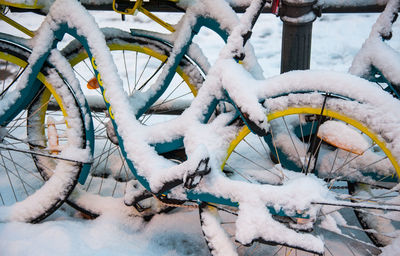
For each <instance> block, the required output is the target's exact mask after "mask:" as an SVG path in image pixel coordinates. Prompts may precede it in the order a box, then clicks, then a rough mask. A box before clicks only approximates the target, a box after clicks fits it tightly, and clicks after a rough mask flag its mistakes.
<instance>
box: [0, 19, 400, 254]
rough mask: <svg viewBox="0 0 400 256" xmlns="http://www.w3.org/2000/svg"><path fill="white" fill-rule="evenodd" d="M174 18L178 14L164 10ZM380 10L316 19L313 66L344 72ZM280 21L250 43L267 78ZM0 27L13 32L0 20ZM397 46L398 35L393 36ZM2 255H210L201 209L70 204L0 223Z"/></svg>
mask: <svg viewBox="0 0 400 256" xmlns="http://www.w3.org/2000/svg"><path fill="white" fill-rule="evenodd" d="M94 14H95V16H96V18H97V20H98V22H99V23H100V26H102V27H103V26H114V27H120V28H123V29H129V28H130V27H135V28H141V29H157V30H162V28H161V27H159V26H158V25H156V24H154V22H150V21H148V20H146V18H144V17H142V16H139V17H134V18H133V17H127V20H128V22H122V21H121V20H120V17H119V15H118V14H114V13H112V12H107V13H99V12H94ZM161 16H162V17H164V18H165V19H166V20H168V21H170V22H171V23H173V22H174V21H176V20H177V19H178V14H162V15H161ZM13 17H16V19H17V20H20V21H21V23H23V24H25V25H27V26H28V27H30V28H35V27H37V24H38V22H39V21H40V20H41V17H38V16H35V15H30V14H17V15H15V16H14V15H13ZM376 17H377V15H376V14H347V15H343V14H342V15H334V14H331V15H324V16H323V17H322V18H320V19H318V20H317V21H316V22H315V23H314V30H313V43H312V59H311V68H313V69H327V70H336V71H342V72H346V71H347V69H348V68H349V66H350V64H351V61H352V58H353V57H354V55H355V54H356V52H357V50H358V49H359V48H360V47H361V44H362V42H363V41H364V39H365V38H366V37H367V36H368V33H369V30H370V27H371V25H372V24H373V22H374V21H375V19H376ZM281 30H282V23H281V21H280V20H279V19H278V18H276V17H274V16H272V15H268V14H265V15H262V16H261V18H260V21H259V22H258V24H257V25H256V27H255V30H254V37H253V38H252V43H253V45H254V47H255V51H256V55H257V56H258V57H259V61H260V63H261V66H262V67H263V69H264V75H265V76H266V77H269V76H273V75H277V74H279V70H280V48H281ZM0 31H1V32H6V33H13V31H12V29H11V28H10V27H9V26H7V25H6V24H4V23H0ZM213 36H214V35H213V34H212V33H211V32H209V31H203V32H202V33H201V34H200V36H199V37H197V40H196V41H197V42H198V43H200V44H201V45H202V46H204V49H205V53H206V54H207V56H209V58H210V59H211V60H215V58H216V57H217V54H218V49H219V48H220V47H221V45H222V44H221V42H220V40H219V39H217V38H216V37H215V40H213V38H214V37H213ZM394 44H397V45H395V46H396V47H397V49H399V48H400V40H398V39H397V38H395V39H394ZM0 255H21V256H22V255H208V250H207V247H206V244H205V242H204V240H203V237H202V233H201V229H200V223H199V219H198V213H197V211H193V212H190V211H187V210H180V211H175V212H172V213H170V214H167V215H160V216H155V217H154V218H153V219H152V220H151V221H150V222H149V223H143V222H142V221H141V220H140V219H139V218H126V217H121V216H119V215H118V213H114V212H110V213H109V214H106V215H104V216H102V217H100V218H98V219H95V220H87V219H84V218H82V217H81V215H80V214H79V213H77V212H75V211H74V210H73V209H71V208H69V207H68V206H63V207H62V208H61V209H60V210H58V211H57V212H56V213H55V214H53V215H52V216H51V217H49V218H48V219H47V220H45V221H43V222H42V223H40V224H35V225H32V224H25V223H2V224H0Z"/></svg>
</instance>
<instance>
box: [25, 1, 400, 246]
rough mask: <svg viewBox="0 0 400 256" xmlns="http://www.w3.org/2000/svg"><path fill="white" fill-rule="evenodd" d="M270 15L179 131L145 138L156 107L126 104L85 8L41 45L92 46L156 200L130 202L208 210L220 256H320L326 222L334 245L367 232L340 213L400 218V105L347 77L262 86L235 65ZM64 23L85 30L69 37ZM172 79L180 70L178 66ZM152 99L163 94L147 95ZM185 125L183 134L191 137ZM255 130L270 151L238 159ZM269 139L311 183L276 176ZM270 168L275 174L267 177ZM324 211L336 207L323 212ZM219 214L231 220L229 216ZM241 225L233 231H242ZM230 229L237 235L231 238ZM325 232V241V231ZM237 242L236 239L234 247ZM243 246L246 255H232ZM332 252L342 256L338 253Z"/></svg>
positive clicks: (122, 132) (126, 139)
mask: <svg viewBox="0 0 400 256" xmlns="http://www.w3.org/2000/svg"><path fill="white" fill-rule="evenodd" d="M71 3H72V4H71ZM264 4H265V2H262V1H253V2H252V3H251V5H250V7H249V9H248V11H247V12H246V13H245V14H244V15H243V16H242V18H241V22H240V23H237V24H238V26H236V27H235V29H234V30H233V31H232V32H231V33H230V34H231V35H230V37H229V39H228V43H227V46H226V47H225V48H224V49H223V51H222V52H221V56H220V59H219V61H218V62H217V64H216V65H214V66H213V68H212V69H210V71H209V75H208V76H207V79H206V81H205V83H204V84H203V85H202V87H201V89H200V90H199V92H198V95H197V97H196V98H195V99H194V100H193V102H192V104H191V106H190V107H189V108H188V109H186V110H185V111H184V112H183V113H182V114H181V115H180V116H179V117H177V118H175V119H174V120H171V121H168V122H165V123H162V124H155V125H152V126H143V125H142V124H140V122H139V121H138V120H136V119H134V118H133V116H135V114H137V113H138V109H140V108H139V107H140V103H143V102H144V104H145V103H147V102H148V101H147V99H148V98H146V97H143V96H146V94H144V95H141V94H136V95H135V94H134V95H132V96H131V98H128V97H127V94H126V92H125V91H124V90H123V88H122V86H119V85H120V84H121V81H120V79H119V78H118V76H117V75H116V73H115V67H113V66H112V65H111V63H112V59H111V56H110V55H109V52H108V51H107V46H106V44H105V43H104V41H102V40H101V33H99V32H93V28H94V27H95V23H94V22H93V20H91V19H90V18H88V15H87V13H86V12H85V10H83V9H82V8H81V7H80V6H79V4H77V3H76V2H71V1H70V2H68V3H67V1H63V0H60V1H57V2H56V3H55V4H54V5H53V6H52V8H51V11H50V15H49V16H48V18H47V19H46V22H45V23H43V26H42V28H41V29H40V31H39V33H38V35H37V39H36V40H38V41H39V42H47V41H48V40H49V36H50V38H53V36H54V35H57V36H58V38H61V36H60V35H61V32H60V30H58V29H64V30H66V31H69V33H72V34H73V35H74V36H76V37H77V38H79V39H80V41H81V42H82V43H83V45H85V46H86V50H87V52H88V54H89V56H90V59H91V60H92V61H91V63H92V65H93V68H94V71H95V76H96V77H97V78H100V76H99V74H101V79H98V84H99V86H100V88H101V89H102V92H103V95H104V97H105V103H106V107H107V109H108V110H109V115H110V117H111V120H112V122H113V126H114V130H115V131H117V132H116V134H115V136H116V137H117V138H118V144H119V145H120V146H121V149H122V151H123V152H124V154H125V156H126V161H127V164H128V165H129V167H130V169H131V170H132V172H133V173H134V174H135V176H137V178H138V181H139V182H140V183H141V184H142V185H143V186H144V187H145V188H146V189H147V191H148V192H143V193H136V192H138V191H137V190H133V191H132V192H133V193H131V194H130V195H129V193H127V196H126V197H125V199H126V201H129V200H130V201H131V203H132V204H136V203H139V201H140V200H139V199H142V198H144V197H146V196H148V195H150V196H154V197H156V198H158V200H160V201H162V202H164V203H165V204H168V205H171V204H173V205H185V203H191V202H192V203H195V204H197V203H199V202H200V206H201V207H200V208H201V211H200V212H201V222H202V227H203V231H204V234H205V237H206V239H207V241H208V245H209V247H210V249H211V250H212V252H213V253H214V254H235V253H236V249H238V251H239V252H240V253H241V252H242V250H247V249H249V250H253V249H255V250H257V251H258V250H266V251H269V252H271V250H272V251H273V250H275V247H269V246H267V245H266V246H265V247H262V248H261V249H258V247H257V246H252V247H243V246H242V245H250V244H254V243H255V242H259V245H263V246H264V245H265V244H284V245H287V246H289V247H292V248H300V249H302V250H306V251H311V252H315V253H322V252H323V250H324V243H323V242H322V240H321V239H320V238H319V237H317V236H314V235H312V234H308V233H307V232H309V231H311V229H312V228H313V227H314V224H315V223H316V221H318V222H319V221H321V220H322V222H321V223H320V226H321V227H322V228H325V229H328V230H331V231H332V233H341V232H338V230H339V231H341V230H340V229H339V227H344V228H346V229H347V228H349V229H357V227H354V226H351V225H348V224H346V223H345V222H344V221H343V218H341V215H340V214H339V212H338V210H339V208H341V207H344V206H346V207H355V208H359V209H369V208H373V209H381V210H383V209H385V210H398V205H397V204H396V203H395V201H394V200H396V199H397V197H398V188H397V187H396V184H397V174H398V169H399V167H398V163H397V159H399V158H398V152H399V150H398V143H397V140H398V138H396V137H397V135H398V134H399V130H398V129H399V128H398V121H399V120H398V118H397V117H396V116H395V115H394V114H393V112H392V111H393V109H395V108H396V107H398V105H399V103H398V102H397V101H396V100H393V98H391V96H389V95H387V94H385V93H383V92H382V91H381V90H377V89H376V88H374V87H371V86H370V85H369V83H368V82H367V81H365V80H362V79H359V78H356V77H353V76H349V75H343V74H336V73H330V72H312V71H307V72H292V73H288V74H285V75H281V76H277V77H274V78H270V79H268V80H256V79H254V78H253V75H252V74H251V73H249V72H248V71H246V70H245V69H244V67H243V66H242V65H237V63H236V61H235V59H236V60H237V59H241V58H242V57H243V55H244V53H245V52H244V51H243V49H242V46H243V45H244V43H245V41H247V39H248V36H249V35H250V33H248V32H249V31H250V29H251V26H252V25H254V22H256V17H257V16H258V14H259V11H260V10H261V8H262V7H263V6H264ZM71 5H72V6H71ZM214 5H215V2H212V1H202V2H197V3H196V4H195V5H190V6H188V9H187V13H188V16H186V17H187V18H186V19H185V20H183V22H182V24H183V25H187V28H192V25H193V24H194V23H193V21H194V20H196V19H195V18H196V17H202V16H201V15H199V14H202V15H203V16H205V17H207V16H208V17H213V16H212V13H209V10H212V8H210V7H213V6H214ZM207 7H208V8H207ZM225 7H229V6H228V5H225ZM69 8H74V12H65V10H67V9H69ZM75 8H76V9H75ZM78 10H79V11H78ZM199 12H200V13H199ZM190 14H191V15H190ZM78 17H79V18H78ZM225 17H226V16H225ZM66 21H68V25H69V26H71V27H72V28H74V27H75V28H76V29H72V30H70V28H69V27H67V26H66ZM185 22H186V24H185ZM229 22H230V21H229ZM88 24H89V25H90V26H89V27H90V28H89V27H88ZM85 25H86V26H85ZM183 27H185V26H183ZM53 29H54V30H53ZM189 31H190V30H189ZM64 32H65V31H64ZM185 32H187V30H186V31H185V30H183V31H181V33H182V34H180V35H182V36H183V38H184V39H185V38H187V36H184V35H187V33H185ZM82 35H83V36H82ZM243 35H248V36H243ZM86 38H87V40H86ZM40 39H42V40H40ZM185 42H186V43H188V41H186V40H183V41H179V40H178V41H177V42H176V44H175V46H176V47H178V48H177V49H180V48H181V47H182V44H183V45H185V44H184V43H185ZM180 43H181V44H180ZM40 46H41V47H37V48H36V47H35V48H34V49H33V54H32V55H34V54H35V53H37V52H39V53H41V55H42V54H43V55H42V56H41V57H42V58H44V59H46V58H47V56H46V54H48V53H46V48H47V47H48V46H50V44H47V45H40ZM172 53H173V54H174V53H175V52H174V51H173V52H172ZM92 54H93V55H92ZM175 64H176V63H175ZM36 65H39V64H37V63H32V67H33V68H34V67H35V66H36ZM167 65H168V64H167ZM56 67H57V68H59V71H60V72H61V73H62V74H64V77H68V78H69V79H70V80H71V82H70V83H72V82H73V81H72V80H73V79H72V77H70V76H66V74H69V73H68V71H67V70H66V68H67V67H68V65H65V66H63V67H61V65H56ZM169 67H170V68H172V64H171V66H169ZM173 70H175V69H173ZM98 71H99V72H98ZM113 71H114V72H113ZM253 72H257V71H254V70H253ZM256 75H257V74H256ZM34 77H36V76H34ZM243 84H246V88H243ZM74 88H75V87H74ZM153 93H157V90H150V91H149V92H147V94H153ZM372 96H373V97H372ZM141 100H142V101H141ZM130 102H132V104H130ZM219 102H225V103H226V104H227V106H231V107H230V108H229V107H226V108H227V110H229V109H233V110H234V111H220V112H221V113H220V114H219V115H217V116H215V117H213V119H212V120H209V119H210V117H211V116H212V114H213V112H214V109H215V108H216V106H217V105H218V103H219ZM136 104H137V105H136ZM138 106H139V107H138ZM142 106H143V104H142ZM207 121H208V122H207ZM183 123H184V124H185V126H182V124H183ZM291 127H295V128H297V127H299V128H298V129H297V130H296V129H295V131H296V132H297V133H298V134H301V135H300V136H296V137H292V136H291V134H292V131H291ZM285 129H287V132H285ZM250 130H252V131H253V133H254V134H256V135H258V136H259V137H258V136H255V141H258V142H260V143H261V146H260V147H259V149H261V150H258V149H257V148H255V147H254V146H251V149H253V152H254V154H253V155H252V154H251V153H250V152H252V151H251V150H250V151H249V150H247V151H245V153H244V154H243V153H240V148H241V146H240V144H245V145H250V143H249V142H250V140H251V138H250V137H251V136H252V134H253V133H250ZM282 130H283V131H282ZM359 131H361V132H359ZM344 135H349V136H344ZM268 136H270V137H274V138H272V140H270V141H271V142H272V148H273V150H275V151H276V152H278V150H279V148H278V147H277V146H276V145H277V143H283V142H284V143H289V144H290V145H293V148H294V152H295V153H294V154H291V153H290V152H283V153H282V154H279V152H278V153H277V154H276V156H277V158H278V159H277V160H278V161H280V159H279V158H280V156H281V155H286V156H291V155H294V156H295V157H294V158H293V159H289V160H291V162H292V163H293V166H292V168H290V166H289V165H288V164H286V163H283V162H282V161H281V165H283V166H285V167H286V168H287V169H289V170H290V169H291V170H295V171H297V170H301V171H303V173H301V172H293V171H289V170H284V169H282V168H281V167H280V165H277V166H273V165H271V163H270V162H268V161H266V156H268V155H269V150H268V149H267V146H266V144H265V142H268V138H267V137H268ZM285 136H286V139H285ZM278 137H279V138H278ZM275 138H276V139H275ZM319 138H322V140H321V139H319ZM182 140H183V143H184V146H185V152H186V155H187V160H185V161H184V162H183V163H179V164H177V163H176V161H170V160H168V159H166V158H164V157H163V156H162V155H160V154H159V153H160V152H162V149H163V148H166V147H169V149H168V150H172V149H174V148H176V147H177V144H176V142H177V141H178V142H179V141H182ZM231 141H232V142H231ZM157 150H158V151H157ZM168 150H166V151H168ZM226 152H228V154H227V153H226ZM232 152H233V153H232ZM231 153H232V154H231ZM234 154H237V155H239V156H240V155H242V156H245V157H246V158H248V159H250V158H252V157H255V159H257V161H264V162H263V163H262V162H261V163H260V162H258V163H257V162H255V160H252V163H254V162H255V163H256V165H255V166H253V167H249V166H248V165H247V166H246V165H245V164H244V165H243V161H235V160H234ZM266 164H269V166H267V167H269V168H265V167H266ZM235 165H236V166H235ZM221 166H226V167H225V168H224V172H221V171H220V168H221ZM238 170H239V171H240V170H241V172H238ZM260 170H262V171H260ZM311 172H314V173H315V174H317V175H318V176H319V177H325V178H326V179H328V180H329V182H330V183H329V184H332V186H330V185H329V187H330V188H331V189H338V190H339V192H343V191H340V188H338V187H337V186H336V185H335V184H336V182H335V181H353V182H363V183H366V184H374V185H379V187H380V188H382V191H383V194H380V195H374V196H367V197H363V196H362V195H355V194H352V193H351V192H350V193H347V192H344V193H332V192H329V191H328V189H327V187H326V184H325V183H324V182H322V181H321V180H319V179H317V178H316V177H315V176H314V175H312V174H310V173H311ZM304 173H305V174H307V173H309V174H308V175H305V174H304ZM377 180H378V181H379V182H377ZM381 183H382V185H381ZM271 184H274V185H271ZM133 185H134V184H133ZM275 185H279V186H275ZM330 197H331V198H330ZM335 197H339V199H340V200H338V198H335ZM328 199H329V200H328ZM354 201H356V202H354ZM366 201H367V202H366ZM321 205H330V206H324V207H322V208H321ZM329 207H330V209H329ZM219 211H222V212H221V214H219V213H218V212H219ZM390 213H391V214H388V215H385V217H386V218H392V219H393V220H394V221H395V220H396V219H395V218H396V216H395V215H396V214H393V212H390ZM320 214H322V216H320ZM227 215H228V216H227ZM272 216H273V217H272ZM318 216H320V218H317V217H318ZM225 217H228V221H226V222H224V221H222V222H221V218H225ZM335 220H336V223H335ZM232 223H235V224H234V225H233V227H232V225H230V224H232ZM225 226H228V229H227V231H226V232H223V228H224V227H225ZM229 226H230V227H229ZM230 228H233V229H235V228H236V230H232V229H230ZM358 229H359V230H358V231H361V232H363V230H362V229H360V228H358ZM315 230H316V231H318V229H317V227H315ZM227 233H228V234H231V235H233V236H234V238H233V240H232V241H230V236H229V235H228V234H227ZM381 235H383V236H388V237H389V238H393V237H395V236H396V234H395V233H387V232H385V233H382V234H381ZM344 237H346V239H347V240H346V241H343V240H339V241H341V242H342V243H343V246H344V247H346V248H347V246H348V245H349V244H350V245H351V246H353V243H356V244H357V243H358V244H359V243H361V244H362V246H360V245H358V246H354V247H352V248H353V249H350V251H353V250H356V251H361V253H363V250H364V252H365V250H368V251H369V252H373V253H377V252H379V250H378V249H377V248H375V247H373V246H372V245H368V244H366V243H362V242H360V241H358V240H357V239H352V238H351V236H349V235H348V234H345V233H344V234H343V233H341V239H344ZM349 241H351V243H350V242H349ZM231 242H233V243H231ZM235 242H236V245H238V248H235V247H234V245H235ZM327 248H328V249H327V250H328V251H329V250H332V248H331V247H329V246H327ZM335 248H339V250H340V251H339V253H342V254H343V250H344V249H343V248H342V247H337V246H336V245H335ZM263 252H264V251H263ZM264 253H266V252H264Z"/></svg>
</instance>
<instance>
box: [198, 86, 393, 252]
mask: <svg viewBox="0 0 400 256" xmlns="http://www.w3.org/2000/svg"><path fill="white" fill-rule="evenodd" d="M265 104H268V107H269V108H270V113H269V114H268V120H269V122H270V124H271V126H270V131H269V134H268V135H267V136H266V137H259V136H256V135H254V134H252V133H251V132H250V130H249V129H248V128H247V127H243V128H242V129H241V130H240V132H239V133H238V136H237V138H236V139H235V140H234V141H233V142H232V143H231V146H230V148H229V150H228V157H227V159H226V162H225V163H224V168H223V170H224V173H225V174H226V175H227V176H229V177H230V178H231V179H238V180H242V181H245V182H250V183H257V184H276V185H279V184H282V183H283V182H284V181H285V180H287V179H290V175H291V173H294V172H303V173H306V172H308V173H313V174H315V175H317V176H318V177H320V178H323V179H325V180H326V181H327V186H328V188H330V189H331V190H333V191H334V192H335V193H337V194H338V195H340V196H342V197H346V198H347V199H348V200H351V201H355V202H366V201H368V202H369V203H372V204H376V205H389V204H396V205H398V201H397V202H396V200H398V198H400V197H399V191H398V189H395V186H396V185H397V184H398V177H399V176H398V175H399V173H400V172H399V171H400V168H399V159H400V157H399V155H398V154H399V153H398V151H396V150H393V143H394V142H393V141H392V140H391V139H390V138H391V137H392V135H391V132H392V131H393V130H391V129H382V127H383V126H386V127H392V128H393V127H398V124H397V123H396V121H395V120H393V119H391V118H389V119H388V118H385V116H387V114H388V113H379V111H378V110H376V109H374V108H373V107H372V106H370V105H368V104H362V103H359V102H355V101H352V100H350V99H348V98H346V97H341V96H339V95H334V96H333V95H331V94H327V93H292V94H290V95H283V96H278V97H275V98H271V99H267V100H266V102H265ZM376 124H379V125H376ZM271 159H273V160H274V161H272V160H271ZM277 163H278V164H280V166H283V167H284V168H286V169H287V170H289V171H285V170H282V169H281V168H280V166H279V165H276V164H277ZM352 183H356V184H364V187H367V189H363V190H361V189H351V187H349V186H348V184H352ZM393 188H394V189H393ZM347 189H350V193H349V192H348V190H347ZM366 191H368V192H369V193H366ZM361 192H363V193H361ZM236 211H237V209H231V208H226V207H224V206H222V205H208V206H206V207H203V210H202V211H201V212H200V213H201V214H200V215H201V218H202V221H203V222H204V220H208V223H209V222H210V221H209V220H210V216H211V217H212V218H213V219H214V220H215V221H214V224H215V225H220V226H221V227H222V228H223V229H224V230H225V232H226V233H227V234H228V236H227V237H228V238H229V237H231V238H229V239H227V241H230V242H231V244H232V245H233V248H235V249H236V250H237V252H238V253H239V254H240V255H246V253H249V252H252V253H254V254H255V255H258V253H261V254H260V255H266V254H268V255H288V254H289V255H292V254H294V255H296V254H297V255H313V253H310V252H307V251H305V250H304V249H302V250H301V249H298V248H293V247H291V246H290V245H280V246H271V245H268V244H271V243H274V241H263V240H258V241H254V242H253V244H252V245H250V246H248V245H247V246H243V245H241V244H238V243H237V242H236V241H235V239H234V234H235V225H234V223H235V219H236V215H235V213H236ZM358 211H361V212H362V213H363V214H364V215H365V216H368V217H370V218H369V219H368V220H366V221H369V222H370V225H369V226H368V227H370V228H374V229H373V230H368V229H366V230H364V229H363V228H365V226H360V225H358V224H357V218H356V216H355V215H354V212H353V210H352V209H341V210H340V211H338V209H333V210H332V208H331V210H330V211H328V209H324V208H322V211H321V216H320V217H319V219H318V220H317V221H316V223H315V224H314V231H313V232H314V233H315V234H316V235H323V236H324V237H325V254H326V255H370V254H378V253H379V252H380V250H379V249H378V248H376V247H375V246H374V244H373V243H372V242H374V241H373V240H372V241H371V240H370V236H371V234H372V235H373V236H374V237H379V238H381V239H385V240H386V244H388V243H390V242H391V241H392V240H393V234H394V233H393V231H395V230H397V229H398V228H399V227H400V225H399V224H400V223H399V219H398V217H396V214H393V212H387V211H377V210H365V209H359V210H358ZM339 216H340V217H339ZM371 217H372V218H371ZM275 218H276V220H277V221H280V222H282V223H283V224H285V225H288V226H290V225H294V226H296V225H298V224H299V223H298V221H300V222H301V221H303V220H301V219H295V218H282V217H279V216H275ZM364 219H367V218H364ZM335 220H337V222H336V223H335ZM328 221H333V223H334V225H327V224H328ZM371 222H373V223H371ZM378 223H379V224H380V228H376V227H377V225H378ZM330 224H332V223H330ZM372 224H374V225H372ZM202 225H203V232H204V234H205V238H206V240H207V242H208V245H209V247H210V249H211V251H212V252H214V253H215V255H217V253H216V252H218V251H220V249H221V247H220V244H221V243H219V242H218V241H222V240H223V239H221V237H220V238H219V240H218V239H216V238H215V234H213V233H210V232H211V231H210V230H212V229H210V228H209V227H207V226H206V225H205V224H203V223H202ZM332 227H335V228H332ZM212 232H214V231H212ZM303 232H304V231H303Z"/></svg>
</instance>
